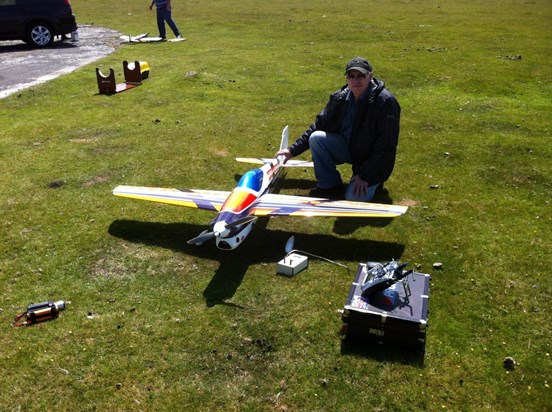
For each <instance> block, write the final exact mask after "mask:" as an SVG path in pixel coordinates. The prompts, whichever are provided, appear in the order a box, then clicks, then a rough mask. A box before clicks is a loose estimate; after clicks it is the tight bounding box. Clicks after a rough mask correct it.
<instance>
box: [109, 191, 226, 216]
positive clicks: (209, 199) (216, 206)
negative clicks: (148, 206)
mask: <svg viewBox="0 0 552 412" xmlns="http://www.w3.org/2000/svg"><path fill="white" fill-rule="evenodd" d="M113 194H114V195H115V196H119V197H127V198H130V199H138V200H148V201H150V202H158V203H166V204H170V205H177V206H185V207H194V208H197V209H203V210H212V211H215V212H218V211H220V209H221V207H222V204H223V203H224V201H225V200H226V198H227V197H228V196H229V195H230V192H224V191H218V190H193V189H188V190H178V189H164V188H160V187H139V186H117V187H116V188H115V189H113Z"/></svg>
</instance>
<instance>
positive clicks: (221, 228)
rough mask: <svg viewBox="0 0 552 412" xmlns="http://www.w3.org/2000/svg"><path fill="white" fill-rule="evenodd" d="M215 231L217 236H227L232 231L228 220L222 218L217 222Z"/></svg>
mask: <svg viewBox="0 0 552 412" xmlns="http://www.w3.org/2000/svg"><path fill="white" fill-rule="evenodd" d="M213 232H214V233H215V236H216V237H226V236H228V234H229V233H230V229H229V228H228V225H227V224H226V222H224V221H222V220H221V221H219V222H217V223H215V226H214V227H213Z"/></svg>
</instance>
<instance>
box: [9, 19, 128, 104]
mask: <svg viewBox="0 0 552 412" xmlns="http://www.w3.org/2000/svg"><path fill="white" fill-rule="evenodd" d="M78 32H79V37H80V39H79V41H78V42H74V43H73V42H71V41H70V40H65V41H63V42H62V41H60V40H56V41H55V42H54V44H53V45H52V46H51V47H47V48H44V49H32V48H30V47H29V46H27V44H26V43H24V42H22V41H0V99H3V98H4V97H7V96H9V95H11V94H14V93H17V92H19V91H20V90H23V89H26V88H29V87H32V86H36V85H38V84H41V83H44V82H47V81H48V80H52V79H55V78H56V77H59V76H62V75H64V74H68V73H71V72H72V71H74V70H75V69H78V68H79V67H82V66H84V65H87V64H89V63H92V62H94V61H96V60H99V59H101V58H103V57H105V56H107V55H109V54H111V53H113V52H114V51H115V50H116V49H117V48H118V47H120V46H121V40H120V39H119V36H120V35H121V34H120V33H118V32H116V31H115V30H111V29H106V28H103V27H94V26H93V25H81V24H79V28H78Z"/></svg>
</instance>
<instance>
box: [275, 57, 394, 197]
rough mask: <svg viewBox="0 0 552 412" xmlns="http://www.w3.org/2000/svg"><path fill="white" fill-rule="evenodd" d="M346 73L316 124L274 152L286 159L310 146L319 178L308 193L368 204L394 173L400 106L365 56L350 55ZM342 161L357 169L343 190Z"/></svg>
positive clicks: (354, 169) (318, 116) (317, 177)
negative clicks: (288, 145)
mask: <svg viewBox="0 0 552 412" xmlns="http://www.w3.org/2000/svg"><path fill="white" fill-rule="evenodd" d="M345 77H346V80H347V84H345V85H344V86H343V87H341V89H339V90H337V91H336V92H334V93H333V94H332V95H331V96H330V99H329V101H328V103H327V104H326V106H325V107H324V109H323V110H322V111H321V112H320V113H318V115H317V116H316V119H315V120H314V123H313V124H311V126H310V127H309V128H308V129H307V130H306V131H305V132H304V133H303V134H302V135H301V136H300V137H299V138H298V139H297V140H296V141H295V143H293V144H292V145H291V146H290V147H288V148H287V149H283V150H280V151H278V152H277V153H276V156H284V157H285V161H287V160H288V159H290V158H291V157H294V156H298V155H300V154H301V153H303V152H305V151H306V150H308V149H310V150H311V154H312V161H313V163H314V174H315V176H316V180H317V184H316V187H314V188H313V189H312V190H311V192H310V194H309V195H310V196H313V197H323V198H330V199H342V198H343V197H344V198H345V199H347V200H354V201H361V202H369V201H370V200H372V198H373V197H374V194H375V192H376V190H377V189H378V188H379V187H381V186H382V185H383V183H384V182H385V181H386V180H387V179H388V178H389V176H391V172H392V171H393V167H394V165H395V157H396V153H397V144H398V141H399V122H400V114H401V108H400V106H399V103H398V102H397V99H396V98H395V97H394V96H393V95H392V94H391V92H389V90H387V89H386V88H385V84H384V82H383V81H381V80H378V79H376V78H375V77H374V76H373V75H372V65H371V64H370V63H369V62H368V60H366V59H365V58H363V57H355V58H353V59H351V60H350V61H349V62H348V63H347V66H346V67H345ZM343 163H349V164H352V169H353V170H352V172H353V173H352V177H351V180H350V182H349V184H348V186H347V188H346V189H345V190H344V187H343V182H342V180H341V175H340V173H339V171H338V170H337V165H340V164H343Z"/></svg>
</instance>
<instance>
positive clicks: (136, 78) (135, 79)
mask: <svg viewBox="0 0 552 412" xmlns="http://www.w3.org/2000/svg"><path fill="white" fill-rule="evenodd" d="M123 72H124V76H125V82H124V83H119V84H116V83H115V71H114V70H113V69H112V68H110V69H109V75H107V76H106V75H104V74H103V73H102V72H101V71H100V69H99V68H97V67H96V79H97V81H98V90H99V92H100V94H115V93H120V92H124V91H125V90H129V89H132V88H134V87H136V86H140V85H141V84H142V80H144V79H147V78H148V77H149V65H148V64H147V63H146V62H139V61H135V62H134V63H130V64H129V63H128V62H127V61H126V60H125V61H124V62H123Z"/></svg>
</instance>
